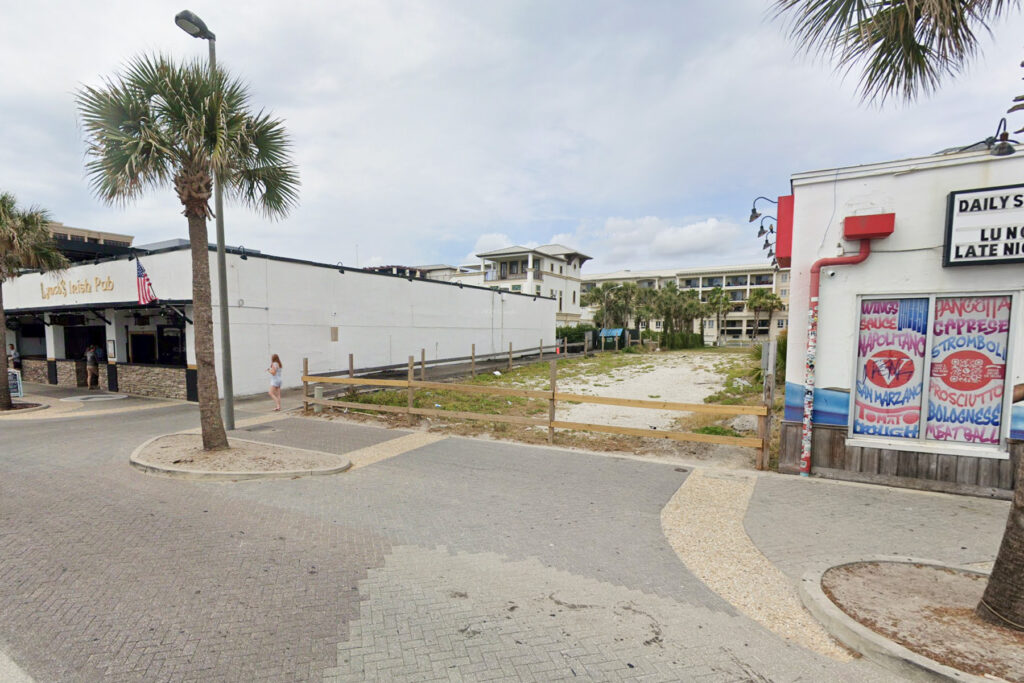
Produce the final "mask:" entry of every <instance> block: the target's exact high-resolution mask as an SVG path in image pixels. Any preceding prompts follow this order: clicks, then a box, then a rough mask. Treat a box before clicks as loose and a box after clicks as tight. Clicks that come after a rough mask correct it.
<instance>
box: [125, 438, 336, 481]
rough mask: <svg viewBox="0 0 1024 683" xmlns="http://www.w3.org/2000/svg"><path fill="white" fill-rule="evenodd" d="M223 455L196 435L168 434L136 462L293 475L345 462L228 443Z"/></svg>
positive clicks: (313, 454)
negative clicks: (293, 473)
mask: <svg viewBox="0 0 1024 683" xmlns="http://www.w3.org/2000/svg"><path fill="white" fill-rule="evenodd" d="M228 442H229V443H230V445H231V448H230V449H228V450H226V451H212V452H207V451H204V450H203V440H202V436H200V435H198V434H170V435H168V436H162V437H160V438H159V439H156V440H154V441H152V442H151V443H150V444H149V445H148V446H146V448H145V450H144V451H143V452H142V453H139V454H138V457H137V460H138V461H139V462H142V463H145V464H147V465H155V466H156V467H160V468H164V469H171V470H182V471H186V472H296V471H309V470H320V469H326V468H331V467H340V466H342V465H344V464H345V463H347V462H348V460H349V459H348V458H347V457H345V456H342V455H334V454H331V453H319V452H316V451H307V450H302V449H300V448H288V447H287V446H276V445H274V444H268V443H258V442H256V441H243V440H241V439H229V440H228Z"/></svg>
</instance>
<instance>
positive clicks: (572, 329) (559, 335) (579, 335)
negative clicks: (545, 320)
mask: <svg viewBox="0 0 1024 683" xmlns="http://www.w3.org/2000/svg"><path fill="white" fill-rule="evenodd" d="M596 329H597V328H596V327H594V326H593V325H566V326H564V327H556V328H555V338H556V339H565V340H567V341H568V342H569V343H570V344H579V343H580V342H582V341H583V335H584V333H585V332H587V331H588V330H596Z"/></svg>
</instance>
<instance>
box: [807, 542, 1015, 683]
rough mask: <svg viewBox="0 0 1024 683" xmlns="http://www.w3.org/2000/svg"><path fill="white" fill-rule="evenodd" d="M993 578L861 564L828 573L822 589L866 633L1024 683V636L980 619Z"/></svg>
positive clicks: (902, 564) (890, 564)
mask: <svg viewBox="0 0 1024 683" xmlns="http://www.w3.org/2000/svg"><path fill="white" fill-rule="evenodd" d="M987 579H988V577H987V576H983V575H978V574H968V573H965V572H961V571H957V570H954V569H949V568H945V567H933V566H929V565H922V564H911V563H907V562H859V563H856V564H851V565H844V566H842V567H834V568H832V569H830V570H829V571H827V572H825V576H824V577H823V578H822V582H821V583H822V588H823V589H824V590H825V593H826V594H827V595H828V596H829V598H831V599H832V601H833V602H835V603H836V604H837V605H839V607H840V608H841V609H842V610H843V611H844V612H846V613H847V614H849V615H850V616H851V617H853V618H854V619H856V620H857V621H859V622H860V623H862V624H864V625H865V626H867V627H868V628H870V629H871V630H873V631H876V632H878V633H881V634H883V635H885V636H886V637H888V638H891V639H892V640H895V641H896V642H897V643H899V644H900V645H903V646H904V647H907V648H909V649H911V650H913V651H914V652H917V653H919V654H922V655H924V656H925V657H929V658H930V659H934V660H935V661H937V662H940V663H942V664H946V665H949V666H952V667H954V668H956V669H959V670H961V671H966V672H968V673H973V674H975V675H977V676H986V677H993V676H995V677H996V680H1000V679H1003V680H1007V681H1018V682H1019V681H1024V633H1020V632H1017V631H1012V630H1010V629H1007V628H1001V627H998V626H993V625H991V624H989V623H987V622H985V621H982V620H981V619H979V618H978V617H977V616H975V614H974V608H975V606H976V605H977V604H978V601H979V600H980V599H981V594H982V593H983V592H984V590H985V583H986V581H987Z"/></svg>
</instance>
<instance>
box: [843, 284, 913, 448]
mask: <svg viewBox="0 0 1024 683" xmlns="http://www.w3.org/2000/svg"><path fill="white" fill-rule="evenodd" d="M927 343H928V299H872V300H865V301H862V302H861V305H860V335H859V337H858V352H857V399H856V403H855V404H854V415H853V433H854V434H865V435H871V436H885V437H900V438H912V439H913V438H918V437H919V436H920V434H921V394H922V386H923V383H924V359H925V348H926V345H927Z"/></svg>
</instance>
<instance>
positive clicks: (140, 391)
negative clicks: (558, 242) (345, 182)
mask: <svg viewBox="0 0 1024 683" xmlns="http://www.w3.org/2000/svg"><path fill="white" fill-rule="evenodd" d="M79 246H81V245H79ZM111 251H112V250H111V249H106V250H105V253H104V254H102V255H100V254H96V255H94V256H93V257H92V258H86V259H85V260H83V259H82V258H81V255H79V258H76V259H75V260H73V262H72V264H71V266H70V267H69V268H67V269H66V270H64V271H62V272H57V273H39V272H35V271H27V272H23V273H22V274H20V275H19V276H18V277H16V278H14V279H12V280H9V281H7V282H5V283H4V309H5V312H6V315H7V330H6V339H5V340H4V346H5V347H6V345H7V344H9V343H14V344H15V345H16V347H17V349H18V350H19V352H20V354H21V358H22V378H23V380H24V381H25V382H36V383H42V384H55V385H58V386H68V387H85V386H86V378H87V374H86V367H85V353H86V349H87V348H88V346H90V345H95V346H96V347H97V349H99V350H100V356H99V358H100V364H101V366H102V365H105V366H106V368H105V369H104V368H103V367H101V368H100V373H99V375H100V376H99V381H100V388H101V389H105V390H109V391H113V392H120V393H127V394H135V395H140V396H156V397H166V398H175V399H183V400H190V401H194V400H197V396H196V374H195V335H194V333H193V326H192V317H193V310H192V263H191V251H190V249H189V243H188V241H187V240H180V239H178V240H170V241H167V242H161V243H158V244H152V245H147V246H140V247H125V248H123V250H121V253H111ZM226 265H227V282H228V302H229V309H228V315H229V321H230V325H231V329H230V336H231V356H232V368H233V373H232V378H233V382H234V390H235V393H236V394H237V395H249V394H257V393H261V392H264V391H266V387H267V386H268V384H269V375H268V374H267V372H266V368H267V367H268V366H269V364H270V355H271V354H273V353H276V354H279V355H280V357H281V360H282V365H283V370H284V377H283V382H284V386H285V387H286V388H287V387H296V386H300V385H301V384H302V382H301V379H300V378H301V374H302V372H301V371H302V359H303V358H308V359H309V369H310V372H336V371H340V370H347V369H348V367H349V354H352V355H353V358H354V362H355V364H356V367H357V368H360V367H376V366H382V365H392V364H399V363H401V364H405V363H406V362H407V359H408V357H409V356H411V355H415V356H416V358H417V359H418V358H420V356H421V353H422V354H424V355H425V356H426V358H427V359H428V360H433V359H438V358H450V357H459V356H468V355H469V353H470V351H471V349H473V348H474V347H475V352H476V353H477V354H479V355H483V354H491V353H501V352H505V353H507V352H508V349H509V344H510V343H511V344H512V345H513V346H514V347H515V348H516V349H523V348H536V347H537V344H538V341H539V340H543V343H544V344H545V345H553V344H554V322H555V312H556V309H557V303H556V302H555V301H554V300H553V299H551V298H549V297H543V296H527V295H523V294H518V293H514V292H500V291H495V290H492V289H490V288H489V287H474V286H471V285H459V284H455V283H448V282H441V281H436V280H427V279H423V278H418V277H414V276H413V275H412V274H409V275H407V276H399V275H396V274H393V273H377V272H368V271H363V270H360V269H354V268H347V267H345V266H342V265H340V264H326V263H316V262H312V261H303V260H299V259H291V258H285V257H280V256H272V255H268V254H263V253H260V252H258V251H253V250H246V249H245V248H242V247H239V248H235V247H229V248H228V249H227V254H226ZM217 272H218V271H217V263H216V252H215V250H214V248H213V246H212V245H211V247H210V278H211V288H212V289H213V291H214V292H216V291H217V277H218V275H217ZM143 278H145V280H144V279H143ZM145 282H148V285H144V284H143V283H145ZM145 286H151V290H144V287H145ZM148 291H151V292H152V295H153V297H155V298H154V300H153V301H148V302H147V301H146V300H147V299H148V297H147V296H144V293H145V292H148ZM218 311H219V307H218V305H217V297H216V296H214V302H213V319H214V339H215V340H216V341H215V363H216V365H217V377H218V379H220V378H221V377H222V367H221V349H220V344H219V340H220V325H219V320H220V315H219V312H218ZM219 387H220V389H221V391H222V392H223V382H219Z"/></svg>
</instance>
